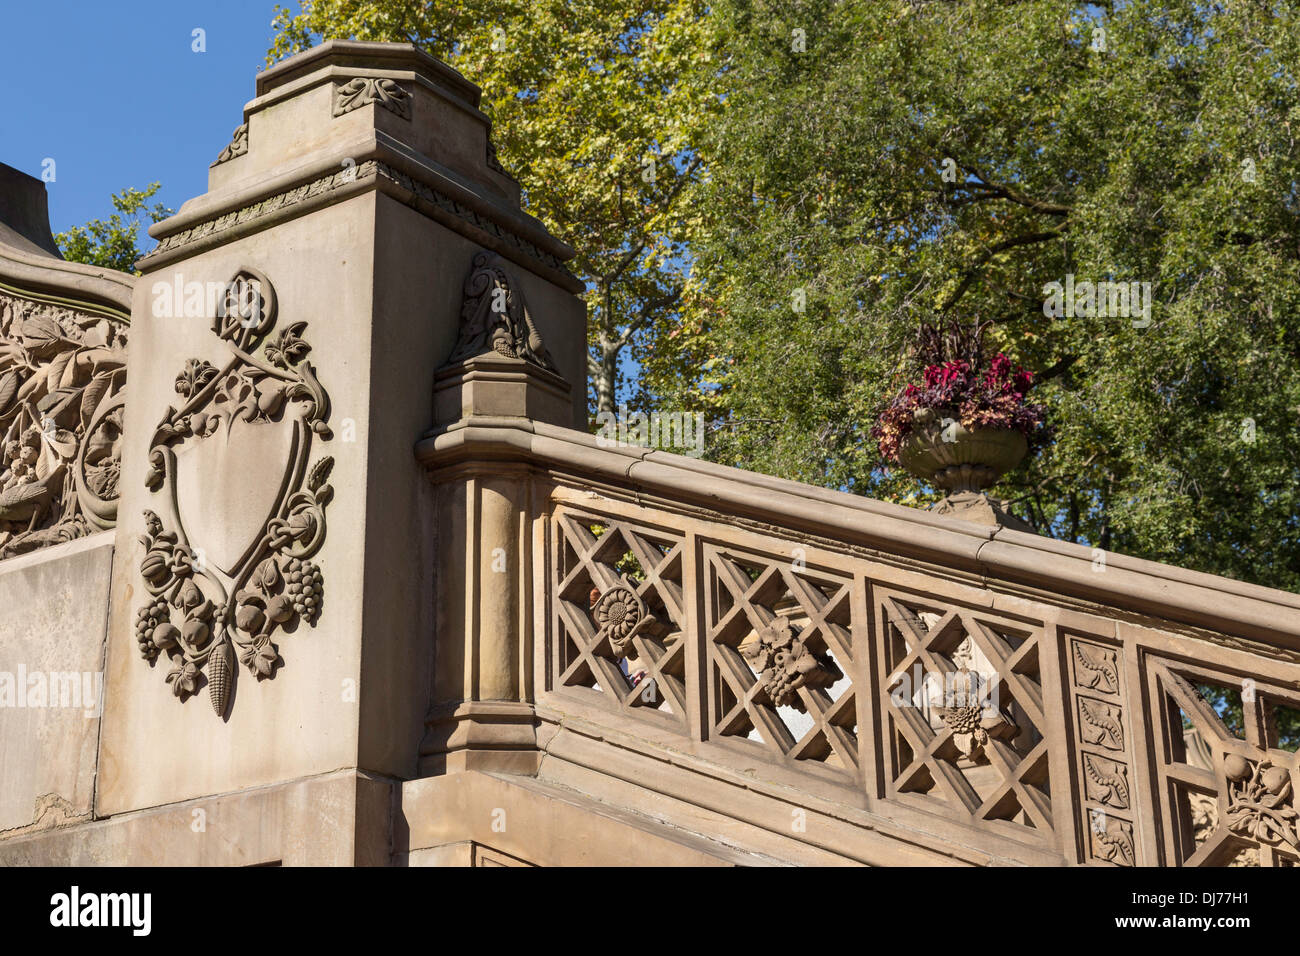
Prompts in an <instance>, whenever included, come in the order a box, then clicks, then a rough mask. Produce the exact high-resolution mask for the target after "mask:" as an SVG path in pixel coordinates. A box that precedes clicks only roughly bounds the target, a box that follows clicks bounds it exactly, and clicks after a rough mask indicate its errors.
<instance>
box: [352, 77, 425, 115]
mask: <svg viewBox="0 0 1300 956" xmlns="http://www.w3.org/2000/svg"><path fill="white" fill-rule="evenodd" d="M371 103H374V104H375V105H377V106H382V107H383V108H384V109H386V110H389V111H390V112H393V113H396V114H397V115H398V116H400V117H402V118H403V119H410V118H411V94H410V93H408V92H407V91H406V89H405V88H403V87H402V85H401V84H400V83H398V82H397V81H396V80H390V79H387V78H385V77H373V76H358V77H354V78H353V79H350V80H348V81H347V82H346V83H341V84H339V85H338V86H336V87H335V88H334V115H335V116H342V115H343V114H344V113H350V112H352V111H353V110H355V109H360V108H361V107H363V106H369V105H370V104H371Z"/></svg>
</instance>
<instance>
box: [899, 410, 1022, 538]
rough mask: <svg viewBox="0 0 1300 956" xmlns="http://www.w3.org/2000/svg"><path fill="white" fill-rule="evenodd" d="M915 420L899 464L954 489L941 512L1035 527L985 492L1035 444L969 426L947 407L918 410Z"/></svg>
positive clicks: (1005, 431)
mask: <svg viewBox="0 0 1300 956" xmlns="http://www.w3.org/2000/svg"><path fill="white" fill-rule="evenodd" d="M913 419H914V422H915V424H914V427H913V429H912V432H911V434H909V435H908V437H907V438H906V440H905V441H904V442H903V444H902V445H901V446H900V447H899V450H898V462H899V464H900V465H902V466H903V468H905V469H906V470H907V471H908V472H909V473H910V474H912V475H915V476H916V477H917V478H920V479H921V480H922V481H926V482H929V483H930V484H932V485H934V486H935V487H936V488H942V489H943V490H944V491H946V492H947V493H948V494H947V497H945V498H944V499H943V500H942V501H940V502H939V503H938V504H937V505H935V506H934V509H933V510H934V512H935V513H936V514H945V515H951V516H952V517H956V518H963V519H965V520H967V521H978V522H980V523H982V524H1001V525H1004V526H1007V527H1012V528H1015V529H1016V530H1019V531H1032V530H1033V529H1032V528H1031V527H1030V526H1029V525H1027V524H1025V523H1024V522H1023V521H1021V520H1019V519H1018V518H1016V517H1015V516H1014V515H1011V514H1010V513H1009V512H1007V511H1006V509H1005V508H1004V506H1003V504H1002V502H1001V501H999V500H997V499H996V498H990V497H989V496H988V495H987V494H986V493H985V491H984V489H986V488H989V487H992V486H993V485H994V484H996V483H997V481H998V479H999V478H1001V477H1002V476H1003V475H1005V474H1006V473H1007V472H1009V471H1011V470H1012V469H1013V468H1015V467H1016V466H1017V465H1019V464H1020V462H1021V461H1023V460H1024V457H1025V455H1026V454H1027V453H1028V451H1029V443H1028V441H1026V440H1025V436H1024V435H1023V434H1021V432H1019V431H1018V430H1016V429H1014V428H980V427H975V428H967V427H965V426H964V425H962V424H961V422H959V421H957V416H956V414H955V413H953V412H950V411H947V410H943V409H932V408H918V409H917V410H916V411H915V413H914V415H913Z"/></svg>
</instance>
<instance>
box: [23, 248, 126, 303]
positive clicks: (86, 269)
mask: <svg viewBox="0 0 1300 956" xmlns="http://www.w3.org/2000/svg"><path fill="white" fill-rule="evenodd" d="M0 288H3V289H4V290H5V291H7V292H10V293H11V294H13V295H19V296H25V297H28V298H34V299H38V300H42V301H47V302H51V303H52V304H55V305H63V306H67V307H68V308H76V309H85V310H87V311H101V310H103V311H108V312H110V313H112V314H113V315H114V316H115V317H117V318H119V319H122V320H124V321H129V319H130V316H131V295H132V290H133V289H134V288H135V276H133V275H130V274H128V273H126V272H118V271H117V270H116V269H109V268H108V267H107V266H90V265H85V264H84V263H80V262H68V261H67V260H65V259H59V258H56V257H55V256H52V255H44V254H40V255H38V254H36V253H32V252H26V251H23V250H22V249H17V248H15V247H13V246H10V245H5V244H3V243H0Z"/></svg>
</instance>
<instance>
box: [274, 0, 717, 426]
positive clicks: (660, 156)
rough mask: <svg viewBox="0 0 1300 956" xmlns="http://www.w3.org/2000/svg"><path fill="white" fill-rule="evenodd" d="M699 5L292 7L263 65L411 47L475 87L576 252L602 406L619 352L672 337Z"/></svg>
mask: <svg viewBox="0 0 1300 956" xmlns="http://www.w3.org/2000/svg"><path fill="white" fill-rule="evenodd" d="M705 9H706V4H705V3H704V2H703V0H537V2H530V3H524V4H521V3H516V2H513V0H483V2H480V3H474V4H471V5H461V4H445V3H410V2H408V0H303V2H302V4H301V9H300V11H299V12H298V13H296V14H294V13H292V12H291V11H289V10H287V9H285V8H282V7H278V6H277V7H276V17H275V20H274V22H273V27H274V28H275V29H276V31H277V35H276V37H275V40H274V43H273V45H272V47H271V50H270V53H269V55H268V60H269V61H273V60H276V59H278V58H280V57H283V56H286V55H289V54H291V53H295V52H298V51H300V50H303V49H306V48H308V47H310V46H311V45H313V44H314V43H316V42H318V41H320V40H322V39H325V38H352V39H358V40H389V41H408V42H412V43H416V44H418V45H420V46H422V47H424V48H425V49H427V50H428V51H429V52H430V53H432V54H433V55H434V56H437V57H439V58H440V59H442V60H444V61H446V62H448V63H450V64H451V65H452V66H453V67H455V68H456V69H457V70H459V71H460V72H461V73H462V74H464V75H465V76H466V77H467V78H468V79H470V80H471V81H473V82H474V83H476V84H478V85H479V86H480V87H481V88H482V90H483V103H482V107H483V109H484V111H485V112H486V113H487V114H488V115H489V116H490V117H491V118H492V121H493V125H494V140H495V143H496V146H497V149H498V155H499V157H500V160H501V162H502V164H503V165H504V166H505V168H506V169H508V170H509V171H510V173H511V174H512V175H513V176H514V177H515V178H516V179H518V181H519V183H520V184H521V186H522V188H523V198H524V203H525V206H526V208H527V209H528V211H529V212H530V213H532V214H533V215H534V216H537V217H538V218H540V219H542V220H543V221H544V222H545V223H546V224H547V226H548V227H549V228H550V229H551V231H552V232H553V233H554V234H556V235H557V236H558V237H559V238H561V239H563V240H565V241H566V242H568V243H570V244H571V245H573V246H574V248H575V249H577V250H578V256H577V258H576V259H575V260H574V261H573V262H572V263H570V266H571V268H572V269H573V270H574V272H575V273H576V274H577V275H578V277H579V278H581V279H582V280H583V281H584V282H585V283H586V284H587V289H588V294H587V304H588V309H589V316H590V326H589V327H590V330H591V338H590V345H591V349H590V361H589V369H590V372H591V379H592V387H593V392H592V396H591V397H592V402H593V405H594V406H595V407H596V408H597V409H599V410H611V409H612V408H613V407H614V394H615V389H616V386H617V383H618V374H619V367H620V356H621V354H622V352H623V350H624V349H625V348H626V347H627V346H628V344H629V343H630V342H631V341H632V340H633V339H636V338H638V337H641V338H645V337H649V338H651V339H653V338H657V337H658V336H659V335H660V334H665V333H666V331H667V330H668V329H669V328H670V327H671V324H672V322H673V319H674V316H675V312H676V307H677V306H678V304H679V302H680V299H681V295H682V286H683V282H684V269H683V252H684V249H685V247H686V243H687V242H688V240H689V238H690V235H691V233H692V230H693V229H694V228H696V227H697V226H698V224H699V221H700V217H699V214H698V212H697V208H698V204H697V203H696V201H695V199H694V196H695V193H696V191H697V189H698V186H699V160H698V157H696V156H695V155H694V154H693V152H692V150H691V148H690V147H691V144H692V143H693V142H694V141H695V140H696V139H697V138H698V137H699V133H700V130H701V128H702V127H703V125H704V124H706V123H707V122H708V118H709V116H710V115H712V113H714V112H715V111H716V109H717V103H716V97H715V95H714V93H713V91H712V87H711V79H712V70H711V68H710V66H709V64H710V61H711V58H712V41H711V38H710V33H709V21H708V19H707V18H706V17H705V15H704V14H705ZM650 160H653V167H651V166H650V164H649V161H650ZM651 170H652V172H651Z"/></svg>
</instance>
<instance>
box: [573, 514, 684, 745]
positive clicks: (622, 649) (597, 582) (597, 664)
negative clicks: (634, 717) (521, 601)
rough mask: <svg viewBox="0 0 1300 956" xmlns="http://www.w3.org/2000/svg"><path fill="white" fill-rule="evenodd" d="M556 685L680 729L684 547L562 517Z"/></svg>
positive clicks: (622, 527) (651, 534) (638, 530)
mask: <svg viewBox="0 0 1300 956" xmlns="http://www.w3.org/2000/svg"><path fill="white" fill-rule="evenodd" d="M557 528H558V530H559V533H560V534H561V537H562V539H563V541H564V546H563V547H562V548H560V549H559V551H560V553H561V554H563V555H564V564H563V565H562V567H561V569H560V570H561V580H560V584H559V587H558V589H557V594H558V597H559V598H560V602H559V603H560V607H559V612H560V613H559V617H560V628H561V631H562V632H563V635H564V640H563V641H562V642H561V653H560V656H559V661H558V663H559V668H560V675H559V683H560V684H561V685H562V686H584V687H588V688H590V689H592V690H595V691H598V692H600V693H602V694H603V695H605V696H606V697H607V698H611V699H612V700H613V701H614V702H615V706H617V707H618V708H619V709H621V710H625V711H628V712H633V713H646V712H649V711H659V712H663V713H664V714H666V715H670V716H672V717H674V718H676V719H677V720H679V721H681V722H682V723H684V721H685V717H686V658H685V651H684V647H683V644H682V633H681V629H682V625H683V622H684V620H685V612H684V608H683V605H682V599H683V588H682V582H681V571H682V561H681V553H680V545H681V541H680V539H678V538H674V537H672V536H671V535H668V534H665V533H663V532H661V531H656V530H653V529H648V528H642V527H639V526H636V525H632V524H629V523H627V522H624V521H620V520H612V519H611V520H603V521H601V520H596V519H593V518H590V517H579V516H573V515H561V516H560V517H559V519H558V520H557Z"/></svg>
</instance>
